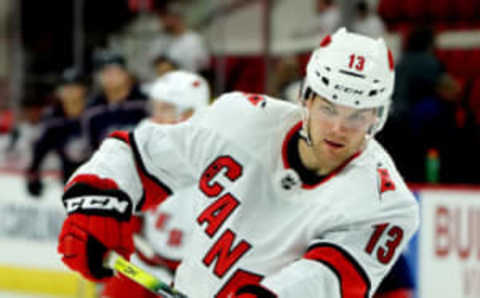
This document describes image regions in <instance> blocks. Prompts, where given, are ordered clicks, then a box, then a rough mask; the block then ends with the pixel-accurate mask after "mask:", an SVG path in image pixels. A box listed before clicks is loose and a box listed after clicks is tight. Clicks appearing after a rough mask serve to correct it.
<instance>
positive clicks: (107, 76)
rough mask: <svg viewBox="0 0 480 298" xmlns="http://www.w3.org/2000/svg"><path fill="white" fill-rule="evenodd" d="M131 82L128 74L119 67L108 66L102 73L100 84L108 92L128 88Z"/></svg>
mask: <svg viewBox="0 0 480 298" xmlns="http://www.w3.org/2000/svg"><path fill="white" fill-rule="evenodd" d="M129 81H130V77H129V75H128V72H127V71H126V70H125V69H124V68H123V67H122V66H119V65H115V64H111V65H107V66H105V67H104V68H103V69H102V71H101V72H100V82H101V84H102V87H103V88H104V89H106V90H109V89H116V88H119V87H121V86H128V85H129Z"/></svg>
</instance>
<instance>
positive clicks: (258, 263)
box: [58, 29, 418, 298]
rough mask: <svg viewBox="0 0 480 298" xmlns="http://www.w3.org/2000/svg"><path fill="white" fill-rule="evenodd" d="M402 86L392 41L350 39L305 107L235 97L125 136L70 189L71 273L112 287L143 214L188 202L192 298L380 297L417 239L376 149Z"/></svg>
mask: <svg viewBox="0 0 480 298" xmlns="http://www.w3.org/2000/svg"><path fill="white" fill-rule="evenodd" d="M393 82H394V67H393V58H392V55H391V53H390V51H389V50H388V49H387V47H386V46H385V43H384V42H383V40H381V39H378V40H374V39H370V38H368V37H364V36H361V35H358V34H353V33H349V32H347V31H346V30H345V29H341V30H339V31H337V32H336V33H335V34H333V35H332V36H327V37H326V38H325V39H324V40H323V41H322V43H321V45H320V47H319V48H318V49H316V50H315V51H314V52H313V54H312V56H311V58H310V61H309V63H308V66H307V75H306V78H305V81H304V85H303V89H302V93H301V99H302V106H297V105H292V104H289V103H286V102H284V101H280V100H276V99H274V98H271V97H268V96H263V95H252V94H244V93H241V92H234V93H228V94H225V95H223V96H221V97H220V98H219V99H218V100H217V101H215V103H214V104H213V105H212V106H210V107H209V108H207V109H206V110H205V111H204V112H202V113H198V114H196V115H195V116H194V117H192V118H191V119H190V120H189V121H186V122H183V123H180V124H175V125H156V126H153V125H150V126H145V127H143V128H140V129H137V130H135V131H134V132H133V133H126V132H117V133H115V134H113V135H112V138H109V139H108V140H106V141H105V142H104V143H103V144H102V147H101V148H100V150H99V151H97V152H96V153H95V155H94V156H93V158H92V159H91V160H89V162H88V163H86V164H84V165H83V166H82V167H81V168H80V169H79V170H78V171H77V172H76V173H75V175H74V177H73V178H72V179H71V180H70V181H69V184H68V185H67V187H66V191H65V193H64V196H63V201H64V205H65V207H66V209H67V211H68V213H69V215H68V217H67V219H66V220H65V222H64V225H63V227H62V232H61V234H60V236H59V247H58V249H59V252H60V253H61V254H62V255H63V258H62V260H63V262H65V264H67V265H68V266H69V267H70V268H71V269H73V270H76V271H78V272H80V273H82V274H83V276H85V277H86V278H89V279H91V280H97V281H98V280H100V281H102V280H105V279H108V278H110V277H111V276H112V274H113V272H112V271H111V270H109V269H106V268H105V267H103V266H102V258H103V256H104V255H105V254H106V252H108V250H115V251H117V252H118V253H120V254H122V255H124V256H128V255H129V254H130V253H131V252H132V251H133V241H132V240H131V233H132V226H131V222H130V218H131V215H132V213H133V212H134V211H143V212H145V211H146V210H148V209H149V208H150V207H152V206H156V205H157V204H158V203H160V202H161V201H162V200H163V199H166V198H167V197H169V196H170V195H171V194H173V193H175V192H178V191H179V190H186V189H188V190H191V191H194V192H195V195H194V196H189V197H185V198H183V199H185V200H186V201H185V204H191V205H192V206H193V208H194V214H195V216H194V218H195V222H192V234H191V236H190V240H189V241H188V245H187V250H186V252H185V254H184V257H183V260H182V263H181V264H180V266H179V267H178V268H177V271H176V275H175V286H176V287H177V288H178V289H179V290H180V291H182V292H184V293H185V294H186V295H187V296H190V297H200V298H201V297H205V298H206V297H208V298H211V297H220V298H223V297H242V295H244V294H248V295H245V297H282V298H285V297H287V298H288V297H292V298H293V297H295V298H297V297H303V298H309V297H311V298H317V297H332V298H339V297H371V296H372V295H373V293H374V292H375V290H376V289H377V287H378V285H379V284H380V281H381V280H382V279H383V278H384V276H385V275H386V274H387V272H388V271H389V270H390V268H391V267H392V265H393V264H394V262H395V261H396V260H397V258H398V257H399V255H400V253H401V251H402V249H403V248H404V247H405V246H406V244H407V242H408V240H409V239H410V237H411V236H412V235H413V233H414V232H415V230H416V228H417V226H418V206H417V203H416V201H415V198H414V197H413V195H412V194H411V192H410V191H409V190H408V188H407V186H406V185H405V183H404V181H403V180H402V178H401V176H400V175H399V174H398V172H397V170H396V168H395V166H394V164H393V161H392V160H391V158H390V157H389V155H388V154H387V153H386V152H385V151H384V149H383V148H382V147H381V145H380V144H379V143H378V142H376V141H375V139H374V138H373V137H374V135H375V133H377V132H378V131H379V130H381V128H382V126H383V124H384V123H385V121H386V118H387V116H388V107H389V103H390V102H389V99H390V96H391V94H392V91H393ZM99 198H102V199H101V202H99V201H98V199H99Z"/></svg>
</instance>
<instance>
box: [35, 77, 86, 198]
mask: <svg viewBox="0 0 480 298" xmlns="http://www.w3.org/2000/svg"><path fill="white" fill-rule="evenodd" d="M87 93H88V86H87V82H86V78H85V77H84V76H83V75H82V74H81V73H80V72H79V71H78V70H76V69H74V68H69V69H66V70H65V71H64V72H63V74H62V77H61V81H60V83H59V84H58V86H57V89H56V95H57V96H56V97H57V98H58V103H57V104H55V105H54V106H53V107H52V108H51V109H50V110H49V111H48V112H47V115H46V116H45V117H44V119H43V120H42V123H41V131H40V135H39V137H38V139H37V140H36V142H35V143H34V145H33V157H32V160H31V163H30V165H29V167H28V172H27V189H28V192H29V193H30V194H31V195H33V196H39V195H40V194H41V192H42V189H43V186H42V182H41V177H40V168H41V165H42V162H43V161H44V159H45V157H46V156H47V154H48V153H49V152H51V151H55V153H56V154H57V155H58V157H59V158H60V161H61V167H62V179H63V181H64V182H65V181H66V180H67V179H68V178H69V177H70V175H71V174H72V173H73V171H75V169H76V168H77V167H78V166H79V165H80V164H81V163H82V162H84V161H85V160H86V159H87V158H88V152H89V151H88V146H87V144H86V140H85V137H84V135H83V132H82V127H81V117H82V115H83V112H84V110H85V106H86V102H87Z"/></svg>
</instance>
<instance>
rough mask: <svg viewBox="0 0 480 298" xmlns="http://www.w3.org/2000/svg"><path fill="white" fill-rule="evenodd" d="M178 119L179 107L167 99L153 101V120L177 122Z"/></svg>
mask: <svg viewBox="0 0 480 298" xmlns="http://www.w3.org/2000/svg"><path fill="white" fill-rule="evenodd" d="M177 119H178V111H177V107H176V106H175V105H174V104H171V103H169V102H165V101H155V102H154V103H153V121H154V122H155V123H159V124H172V123H176V122H177Z"/></svg>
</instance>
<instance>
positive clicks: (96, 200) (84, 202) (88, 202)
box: [65, 196, 130, 214]
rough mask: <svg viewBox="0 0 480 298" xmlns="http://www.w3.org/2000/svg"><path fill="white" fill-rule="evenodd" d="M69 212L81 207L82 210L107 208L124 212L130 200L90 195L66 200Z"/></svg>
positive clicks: (107, 209)
mask: <svg viewBox="0 0 480 298" xmlns="http://www.w3.org/2000/svg"><path fill="white" fill-rule="evenodd" d="M65 204H66V208H67V212H68V213H69V214H70V213H72V212H75V211H77V210H79V209H82V210H85V211H87V210H93V209H96V210H105V211H113V212H118V213H121V214H124V213H125V212H126V211H127V210H128V207H129V205H130V203H129V202H128V201H123V202H122V201H120V200H119V199H118V198H113V197H102V196H89V197H81V198H72V199H68V200H65Z"/></svg>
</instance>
